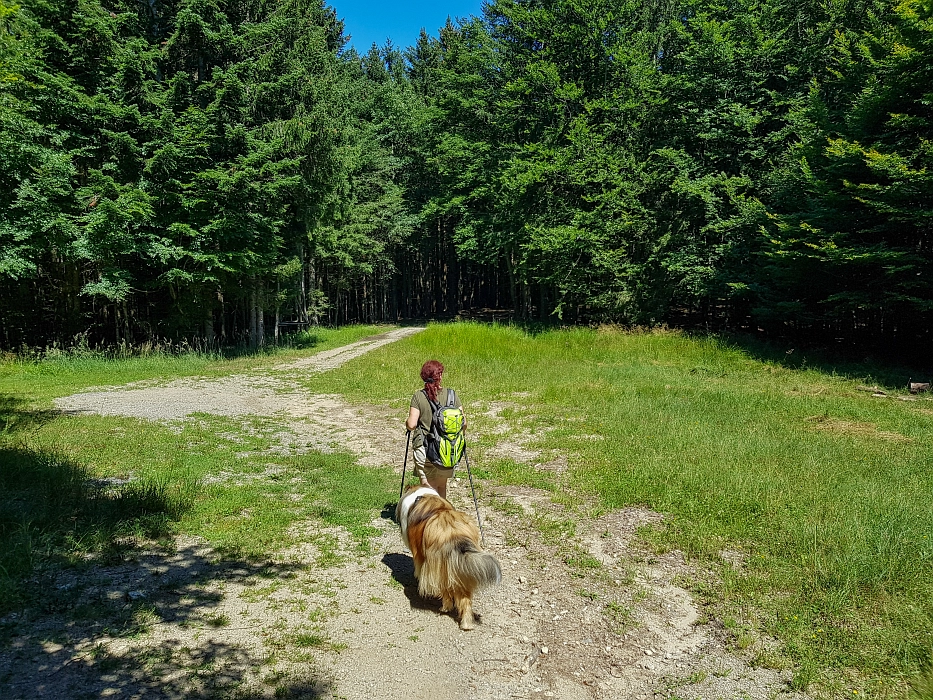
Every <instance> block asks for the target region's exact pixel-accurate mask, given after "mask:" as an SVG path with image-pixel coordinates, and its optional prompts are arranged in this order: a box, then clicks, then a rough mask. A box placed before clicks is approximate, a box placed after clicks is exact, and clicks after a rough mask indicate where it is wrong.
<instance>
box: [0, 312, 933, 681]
mask: <svg viewBox="0 0 933 700" xmlns="http://www.w3.org/2000/svg"><path fill="white" fill-rule="evenodd" d="M372 332H374V329H373V328H371V327H370V328H367V327H352V328H345V329H340V330H336V331H327V330H322V331H321V332H320V333H319V334H317V335H316V336H315V337H314V339H313V342H310V341H309V342H308V343H306V347H305V348H303V349H302V348H297V347H291V348H288V349H284V350H280V351H278V352H270V353H267V354H264V355H258V356H244V357H219V356H199V355H186V356H168V355H153V356H150V357H129V358H103V357H100V356H95V355H91V354H89V355H87V356H66V355H61V356H58V357H51V358H45V359H36V360H31V361H27V360H24V359H11V360H9V361H7V362H5V363H4V364H2V365H0V400H2V401H3V404H2V406H0V420H2V423H0V429H2V438H0V440H2V442H0V538H2V541H0V567H2V568H0V611H3V610H11V609H14V608H16V607H17V606H20V605H25V604H27V603H28V596H29V593H28V590H26V589H27V588H28V587H26V586H24V585H23V581H24V580H26V578H27V577H29V576H32V575H34V574H35V572H36V571H39V572H41V571H43V570H45V569H46V568H48V567H53V566H84V565H86V562H87V561H88V557H89V556H91V555H93V556H94V557H106V556H111V555H114V556H116V555H119V550H120V548H121V547H129V546H135V545H138V543H140V542H143V541H150V542H151V541H154V542H159V541H162V542H164V543H165V544H164V546H170V536H171V535H174V534H194V535H200V536H202V537H205V538H207V539H208V540H209V541H211V542H212V543H214V544H215V546H217V547H218V548H219V550H220V551H221V552H223V553H225V554H227V555H229V556H245V557H262V556H263V553H265V552H269V551H272V550H273V549H275V548H277V547H280V546H282V545H283V544H287V543H288V542H289V527H290V526H292V525H293V524H294V523H296V522H299V521H303V520H311V521H319V522H322V523H325V524H329V525H340V526H342V527H345V528H347V529H348V530H349V531H350V533H351V534H352V535H353V537H354V538H355V539H356V541H357V542H358V543H359V546H360V547H362V548H365V546H366V541H367V540H366V538H367V536H368V534H369V532H368V529H367V528H368V525H367V523H368V522H370V521H371V520H372V518H373V517H374V515H375V514H376V513H378V511H379V510H380V509H382V508H383V507H384V506H385V505H386V503H387V502H390V501H392V500H394V497H395V496H394V495H393V494H395V495H397V492H396V491H395V489H396V488H397V482H396V481H395V479H396V477H394V476H393V475H392V474H391V472H389V471H388V470H374V469H368V468H363V467H359V466H357V465H356V464H355V463H354V462H353V460H352V458H351V457H349V456H347V455H342V454H332V455H330V454H329V455H316V454H309V455H302V456H300V457H295V456H291V457H289V456H269V455H266V454H264V455H263V456H262V457H261V458H256V459H253V458H242V457H237V456H236V455H237V454H241V453H243V452H244V451H247V452H249V451H256V452H259V451H261V450H262V448H263V446H264V445H263V444H262V441H263V438H261V437H258V436H256V435H251V434H246V435H243V434H241V435H237V436H236V439H235V440H234V439H230V435H231V433H232V432H235V431H236V430H237V428H236V426H233V425H231V424H230V422H229V421H226V420H220V419H212V418H209V417H203V418H201V419H199V420H195V421H191V422H189V423H188V424H186V426H185V427H184V428H182V429H180V430H178V429H174V430H173V429H170V428H169V427H167V426H166V427H163V426H156V425H149V424H146V425H145V426H141V424H140V423H139V422H137V421H135V420H131V419H125V418H107V417H95V416H60V415H57V414H54V413H52V412H51V411H50V410H49V409H50V408H51V400H52V398H53V397H55V396H62V395H66V394H69V393H73V392H75V391H79V390H81V389H83V388H85V387H88V386H96V385H105V384H120V383H125V382H128V381H135V380H141V379H154V378H158V379H166V380H167V379H170V378H174V377H180V376H192V375H199V376H223V375H225V374H230V373H236V372H240V371H245V370H247V369H258V368H262V367H264V366H268V365H270V364H274V363H276V362H280V361H282V360H283V359H288V358H292V357H297V356H302V355H308V354H310V353H312V352H317V351H319V350H321V349H326V348H329V347H335V346H337V345H340V344H344V343H347V342H352V341H353V340H356V339H358V338H359V337H362V336H363V335H366V334H369V333H372ZM429 358H436V359H439V360H441V361H442V362H443V363H444V364H445V365H446V366H447V372H446V373H445V382H444V383H445V385H448V386H452V387H455V388H456V389H457V390H458V392H459V393H460V395H461V398H462V399H463V401H464V404H465V406H466V409H467V414H468V419H469V421H470V435H471V443H470V454H471V456H472V461H471V466H472V468H473V471H474V474H475V475H476V476H479V477H481V478H484V479H488V480H490V481H492V482H496V483H512V484H527V485H532V486H535V487H538V488H542V489H546V490H549V491H550V492H551V493H552V496H553V498H554V500H555V501H557V502H561V503H564V504H566V505H568V506H570V507H579V509H580V513H581V515H583V516H587V515H597V514H599V513H602V512H606V511H607V510H611V509H614V508H620V507H623V506H629V505H641V506H646V507H648V508H651V509H653V510H656V511H658V512H660V513H663V514H664V516H665V518H664V521H663V523H662V524H661V525H660V526H658V527H655V528H652V529H647V530H644V531H643V532H642V536H643V538H644V539H645V540H646V541H647V542H648V543H650V545H651V546H652V547H654V548H656V549H657V550H658V551H666V550H671V549H677V550H681V551H683V552H684V553H685V555H686V556H687V557H688V559H690V560H691V561H693V562H695V563H696V564H697V571H699V572H701V574H700V575H698V577H697V579H696V580H690V581H682V582H681V583H682V585H685V586H686V587H688V588H690V589H691V590H693V591H694V593H695V594H696V595H697V596H698V598H699V600H701V601H702V602H703V603H704V604H705V606H706V608H705V609H706V610H707V614H708V616H710V617H715V618H717V619H719V620H721V621H722V622H723V624H724V625H725V627H726V628H728V630H729V631H730V634H731V636H732V638H733V641H734V644H735V645H736V646H737V647H739V648H743V647H750V648H751V649H758V650H759V651H756V652H755V653H756V654H757V656H756V658H755V663H757V664H760V665H762V666H768V667H775V668H789V669H791V670H792V672H793V678H794V680H793V684H794V686H795V687H797V688H811V689H816V690H821V691H822V693H823V694H824V695H829V696H834V694H835V692H836V691H835V690H834V689H837V688H840V687H842V684H843V682H844V683H845V685H846V687H856V688H858V689H861V690H862V691H864V692H866V693H867V694H868V695H870V696H873V697H906V695H907V693H908V691H907V688H908V686H909V684H911V683H912V684H913V686H914V688H915V689H916V690H915V691H914V692H915V696H916V697H925V695H924V694H923V693H924V692H925V691H923V690H922V689H921V688H922V684H923V681H922V680H921V676H922V674H923V673H924V671H923V669H924V668H925V664H928V663H929V662H930V660H931V653H933V507H931V506H933V504H931V497H933V452H931V450H930V448H929V445H928V441H929V435H930V434H931V428H933V401H930V400H929V399H928V398H926V396H924V395H921V396H919V397H910V398H913V399H915V400H910V401H906V400H899V399H898V398H897V396H896V395H903V394H905V392H904V391H903V390H901V389H899V388H898V387H897V386H896V384H899V383H900V380H899V379H898V377H899V375H898V374H897V373H896V372H893V371H892V370H891V369H890V368H887V369H884V368H882V369H878V368H869V367H864V366H850V367H846V368H844V369H840V368H836V370H835V371H833V370H832V369H831V368H829V367H826V366H817V365H815V364H811V365H809V366H808V364H807V360H806V358H801V357H800V356H799V353H793V354H785V353H784V352H783V351H781V350H778V351H776V352H775V350H774V349H773V348H772V349H768V348H762V347H754V346H749V347H741V346H740V345H738V344H734V343H729V342H726V341H723V340H720V339H716V338H694V337H689V336H687V335H684V334H680V333H675V332H661V331H658V332H637V333H633V332H623V331H621V330H616V329H569V330H567V329H538V330H536V329H532V330H523V329H520V328H514V327H503V326H489V325H481V324H466V323H457V324H432V325H431V326H430V327H429V328H428V330H427V331H425V332H423V333H419V334H417V335H414V336H412V337H409V338H407V339H405V340H402V341H399V342H397V343H393V344H391V345H388V346H385V347H383V348H380V349H378V350H375V351H372V352H370V353H368V354H366V355H363V356H362V357H359V358H357V359H355V360H353V361H351V362H349V363H347V364H346V365H344V366H342V367H340V368H338V369H336V370H333V371H330V372H326V373H323V374H317V375H307V376H305V377H301V378H299V379H300V380H301V381H302V383H303V384H304V385H305V386H306V387H307V389H308V390H309V391H311V392H327V393H339V394H343V395H344V396H345V397H347V398H348V399H349V400H350V401H352V402H355V403H359V404H378V405H387V406H391V407H393V408H395V409H397V410H398V413H399V417H400V422H401V417H402V416H403V414H404V412H405V410H406V407H407V405H408V400H409V398H410V396H411V393H412V392H413V391H414V390H415V389H417V388H418V387H419V382H418V369H419V368H420V366H421V363H422V362H423V361H424V360H426V359H429ZM906 379H907V377H906V376H905V377H904V378H903V383H906ZM885 382H887V384H886V383H885ZM863 385H871V386H875V385H878V386H880V387H881V388H882V389H883V390H884V391H885V392H887V395H886V396H885V397H875V396H872V393H871V392H868V391H864V390H861V389H860V388H859V387H860V386H863ZM904 398H907V397H906V396H905V397H904ZM493 408H495V409H496V412H495V415H493V414H492V413H491V409H493ZM502 421H505V422H506V423H507V424H508V426H509V427H510V431H509V432H510V434H516V435H519V436H520V440H521V441H522V442H523V443H525V447H527V448H533V449H537V450H540V451H541V457H540V460H541V461H545V460H547V459H549V458H551V457H553V456H555V455H557V454H558V453H562V454H565V455H566V456H567V469H566V470H565V471H563V472H562V473H560V475H559V476H558V475H556V473H555V472H552V471H546V470H540V469H537V468H535V466H534V464H529V463H523V462H520V461H516V460H514V459H508V458H504V457H501V456H499V457H493V454H494V452H493V451H492V450H491V449H490V448H491V447H493V446H494V445H495V444H496V443H497V442H498V441H501V440H502V439H503V437H502V436H501V435H495V434H494V429H495V428H497V427H500V426H498V425H497V424H499V423H501V422H502ZM141 428H143V429H141ZM404 446H405V442H404V432H403V429H402V428H401V425H400V427H399V440H398V444H397V445H393V446H390V447H389V449H396V450H397V451H398V456H399V460H401V457H402V453H403V450H404ZM495 454H501V452H500V451H496V452H495ZM277 466H278V467H281V469H288V470H289V476H294V475H295V474H299V475H300V476H301V479H300V480H299V482H296V483H286V481H285V480H283V479H281V478H280V476H279V473H280V470H277V469H276V467H277ZM231 470H234V471H236V473H237V477H236V478H234V479H226V480H224V479H219V478H218V475H221V474H224V473H226V472H230V471H231ZM129 474H132V475H134V476H135V477H136V479H135V480H133V481H130V482H127V483H126V484H122V483H120V482H119V479H121V478H123V477H125V476H127V475H129ZM102 478H112V479H116V480H117V482H114V483H117V485H116V486H109V487H108V488H107V489H103V490H102V489H101V488H99V487H96V486H93V480H94V479H102ZM89 484H92V485H90V486H89ZM296 490H297V493H298V494H299V495H302V496H305V497H304V498H294V499H285V498H284V496H285V495H286V494H289V493H291V494H294V493H296ZM312 496H313V497H312ZM286 500H287V501H288V505H287V507H283V505H282V504H283V503H284V502H285V501H286ZM244 512H247V513H249V516H250V517H249V518H248V519H244V518H243V517H242V514H243V513H244ZM247 523H248V525H247ZM321 537H322V538H324V539H326V537H325V536H323V535H322V536H321ZM134 543H135V544H134ZM321 551H323V552H325V553H326V552H327V546H326V542H325V543H323V545H322V547H321ZM326 559H327V557H326V556H322V561H321V565H322V566H325V565H327V563H328V562H327V561H324V560H326ZM762 636H773V637H775V638H776V639H777V640H779V644H778V645H777V646H776V647H775V646H773V645H772V646H768V645H754V646H752V645H753V644H754V642H755V640H756V639H758V638H759V637H762Z"/></svg>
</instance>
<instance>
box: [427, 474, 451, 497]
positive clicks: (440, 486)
mask: <svg viewBox="0 0 933 700" xmlns="http://www.w3.org/2000/svg"><path fill="white" fill-rule="evenodd" d="M428 483H429V484H430V485H431V488H432V489H434V490H435V491H437V495H438V496H440V497H441V498H447V477H446V476H439V475H437V474H432V475H431V476H429V477H428Z"/></svg>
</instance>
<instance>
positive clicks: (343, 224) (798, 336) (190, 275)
mask: <svg viewBox="0 0 933 700" xmlns="http://www.w3.org/2000/svg"><path fill="white" fill-rule="evenodd" d="M931 139H933V3H931V2H930V1H929V0H903V1H902V2H892V1H889V0H491V1H490V2H488V3H487V4H485V5H484V8H483V12H482V16H480V17H469V18H465V19H459V20H448V22H447V24H446V25H445V26H444V27H441V28H439V29H438V30H437V35H436V36H434V35H432V34H429V33H427V32H422V35H421V37H420V39H419V40H418V42H417V43H416V45H415V46H412V47H406V48H400V47H396V46H393V45H391V43H387V44H386V45H385V46H382V47H378V46H373V47H372V49H371V50H370V51H368V52H367V53H366V54H365V55H361V54H359V53H357V52H356V51H355V50H353V49H352V48H349V46H348V43H347V36H346V31H345V29H344V27H343V25H342V22H341V21H340V19H339V16H338V14H337V12H336V11H335V10H334V9H333V8H331V7H329V6H327V5H325V4H324V3H323V2H322V0H16V1H15V2H14V0H0V300H2V301H0V348H4V349H7V350H14V351H15V350H18V349H22V348H42V347H47V346H63V347H67V346H72V345H81V344H86V345H88V346H91V347H106V346H113V345H121V344H123V345H125V346H126V345H128V346H135V345H138V344H140V343H144V342H158V341H161V340H166V339H167V340H173V341H182V340H184V341H187V342H201V343H206V344H213V345H224V344H245V345H251V346H256V345H259V344H262V343H263V342H271V341H272V339H273V338H275V339H278V336H279V333H280V332H289V331H291V330H294V329H299V328H305V327H307V326H309V325H314V324H336V323H344V322H349V321H360V322H377V321H393V322H394V321H399V320H405V319H423V318H443V317H453V316H455V315H458V314H465V315H469V314H471V313H479V312H481V311H482V310H488V309H504V310H506V312H507V313H508V314H509V315H510V317H511V318H513V319H516V320H522V321H545V322H556V323H563V324H590V323H604V322H607V323H618V324H628V325H645V326H651V325H658V324H668V325H673V326H679V327H685V328H701V329H706V330H709V329H713V330H722V329H725V330H744V331H752V332H755V333H758V334H761V335H764V336H766V337H770V338H775V339H782V340H788V341H790V342H793V343H809V344H811V345H822V346H826V347H841V348H849V349H855V350H857V351H858V352H867V353H898V354H902V355H903V354H907V355H910V356H913V357H920V356H922V354H923V353H924V351H925V349H926V348H928V347H929V343H930V341H931V339H933V333H931V322H933V279H931V275H933V271H931V269H930V261H931V258H933V175H931V172H933V170H931V166H933V140H931Z"/></svg>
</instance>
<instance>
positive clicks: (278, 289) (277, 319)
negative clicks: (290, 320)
mask: <svg viewBox="0 0 933 700" xmlns="http://www.w3.org/2000/svg"><path fill="white" fill-rule="evenodd" d="M281 286H282V284H281V281H280V280H278V279H276V280H275V344H276V346H278V344H279V322H280V321H281V320H282V319H281V316H280V315H279V306H280V304H279V293H280V292H281V291H282V289H281Z"/></svg>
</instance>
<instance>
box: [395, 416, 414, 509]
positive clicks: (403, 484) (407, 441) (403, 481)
mask: <svg viewBox="0 0 933 700" xmlns="http://www.w3.org/2000/svg"><path fill="white" fill-rule="evenodd" d="M410 442H411V431H410V430H409V431H408V437H406V438H405V461H404V462H402V485H401V486H399V487H398V500H399V502H400V503H401V501H402V491H404V490H405V467H407V466H408V443H410Z"/></svg>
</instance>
